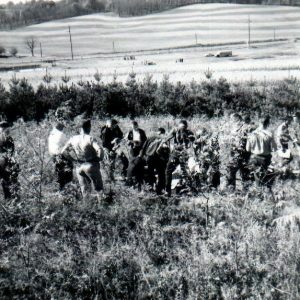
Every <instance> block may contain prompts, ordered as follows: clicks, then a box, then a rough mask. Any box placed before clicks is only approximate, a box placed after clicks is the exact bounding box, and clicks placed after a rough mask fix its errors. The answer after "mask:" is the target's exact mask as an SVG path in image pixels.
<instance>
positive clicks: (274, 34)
mask: <svg viewBox="0 0 300 300" xmlns="http://www.w3.org/2000/svg"><path fill="white" fill-rule="evenodd" d="M273 40H274V41H275V40H276V29H275V28H274V31H273Z"/></svg>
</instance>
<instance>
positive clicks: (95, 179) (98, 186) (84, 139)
mask: <svg viewBox="0 0 300 300" xmlns="http://www.w3.org/2000/svg"><path fill="white" fill-rule="evenodd" d="M90 132H91V121H90V120H86V121H83V123H82V126H81V129H80V134H78V135H75V136H73V137H71V138H70V139H69V141H68V142H67V144H66V145H65V146H64V148H63V149H62V152H61V153H62V155H67V156H70V157H72V158H73V160H74V161H75V162H76V174H77V178H78V181H79V184H80V188H81V192H82V195H83V197H84V198H85V197H86V196H87V195H88V194H89V192H90V190H91V185H92V186H93V189H94V190H95V192H96V193H97V196H98V198H100V194H101V192H103V182H102V176H101V172H100V161H101V160H103V157H104V151H103V149H102V148H101V147H100V146H99V145H98V144H97V142H96V140H95V139H94V138H93V137H92V136H91V135H90Z"/></svg>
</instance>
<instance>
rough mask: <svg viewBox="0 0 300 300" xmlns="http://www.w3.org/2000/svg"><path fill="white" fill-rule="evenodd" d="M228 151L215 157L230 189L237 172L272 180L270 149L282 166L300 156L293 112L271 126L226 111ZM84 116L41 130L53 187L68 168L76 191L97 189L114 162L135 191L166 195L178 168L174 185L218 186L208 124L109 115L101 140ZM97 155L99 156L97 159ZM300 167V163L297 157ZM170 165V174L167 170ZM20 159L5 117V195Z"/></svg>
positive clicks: (1, 164)
mask: <svg viewBox="0 0 300 300" xmlns="http://www.w3.org/2000/svg"><path fill="white" fill-rule="evenodd" d="M232 118H233V123H234V126H233V127H232V128H231V134H230V137H231V139H230V141H229V147H230V149H229V152H230V154H229V158H228V160H227V161H226V162H225V161H223V162H222V164H223V165H224V167H225V168H224V169H225V174H224V175H225V176H224V178H225V182H226V187H227V188H228V189H229V190H234V189H235V188H236V181H237V180H236V179H237V173H238V172H239V173H240V177H241V180H242V183H243V184H245V187H246V186H247V184H249V183H251V182H252V181H254V180H255V182H256V183H257V184H258V185H267V186H271V185H272V183H273V181H274V178H275V176H274V172H273V171H272V168H271V167H272V165H271V163H272V157H273V156H274V153H277V154H278V157H279V158H280V159H281V160H282V165H283V166H284V165H288V164H289V163H290V162H291V161H293V160H294V159H298V162H299V158H300V113H296V114H295V115H294V116H293V117H292V116H289V117H287V118H285V120H284V122H283V123H282V124H281V125H280V126H279V127H278V128H277V129H276V131H275V132H271V130H270V129H269V127H270V121H271V118H270V117H269V116H266V117H265V118H263V119H262V120H261V121H260V124H259V125H258V126H257V125H255V124H253V123H252V122H251V119H250V117H249V116H243V117H242V116H241V115H239V114H237V113H235V114H233V116H232ZM91 128H92V124H91V120H89V119H88V120H84V121H83V122H82V124H81V127H80V132H79V133H78V134H77V135H74V136H72V137H71V138H69V139H68V138H67V135H66V133H65V125H64V122H63V121H57V123H56V124H55V126H54V127H53V129H52V130H51V132H50V135H49V137H48V149H49V153H50V155H51V157H52V159H53V162H54V165H55V173H56V177H57V182H58V184H59V189H60V190H64V188H65V186H66V185H67V184H68V183H69V182H71V181H72V180H73V173H74V169H75V173H76V176H77V178H78V182H79V185H80V189H81V193H82V195H83V197H86V196H87V195H89V194H90V193H95V194H96V195H97V197H100V198H102V197H103V196H104V192H103V191H104V184H103V180H102V174H101V171H102V170H103V166H106V169H107V170H108V172H107V173H108V179H109V181H110V182H114V181H115V180H116V173H117V172H116V166H117V167H118V169H119V170H120V172H119V174H118V175H120V176H121V178H120V179H121V180H124V181H125V184H126V185H128V186H134V187H137V188H138V189H139V190H141V188H142V186H143V184H145V183H146V184H147V186H148V188H149V189H150V190H152V191H155V192H156V193H157V194H158V195H161V194H166V195H167V196H171V194H172V190H173V188H174V186H172V182H173V180H174V178H175V173H176V171H177V170H180V179H179V180H178V182H179V183H180V184H179V185H181V186H182V185H185V186H186V187H188V188H189V189H190V190H197V188H202V187H203V186H206V187H209V188H217V187H218V186H219V185H220V182H221V180H220V179H221V171H220V166H221V162H220V155H219V150H220V146H219V136H218V133H213V132H212V130H210V129H209V128H205V127H202V128H201V129H200V130H198V131H197V132H195V133H194V132H192V131H191V130H190V129H189V127H188V123H187V121H186V120H181V121H179V122H178V124H177V126H176V127H175V128H173V129H172V130H171V131H169V132H166V130H165V129H164V128H163V127H159V128H157V129H156V130H155V132H154V133H153V134H152V135H151V136H150V137H148V136H147V135H146V132H145V131H144V130H143V129H141V128H140V127H139V125H138V123H137V122H136V121H132V124H131V129H130V130H129V132H128V133H127V134H124V133H123V132H122V130H121V128H120V127H119V124H118V121H117V120H115V119H110V120H108V121H107V122H106V124H105V125H104V126H103V127H101V128H99V137H100V140H101V144H100V143H98V141H97V139H96V138H95V137H93V136H92V135H91ZM101 161H104V162H103V163H101V164H100V162H101ZM298 167H299V169H300V164H299V163H298ZM174 171H175V173H174ZM18 174H19V165H18V163H17V162H16V161H15V159H14V141H13V138H12V137H11V135H10V134H9V124H8V123H7V122H5V121H2V122H0V179H1V184H2V188H3V192H4V197H5V198H6V199H12V198H14V199H16V198H17V197H18V191H19V183H18Z"/></svg>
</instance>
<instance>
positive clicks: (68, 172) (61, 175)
mask: <svg viewBox="0 0 300 300" xmlns="http://www.w3.org/2000/svg"><path fill="white" fill-rule="evenodd" d="M55 172H56V175H57V182H58V184H59V189H60V190H63V189H64V187H65V186H66V184H68V183H69V182H71V181H72V179H73V164H72V163H71V162H69V161H67V160H63V159H60V160H56V161H55Z"/></svg>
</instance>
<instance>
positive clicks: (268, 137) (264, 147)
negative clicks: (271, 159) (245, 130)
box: [246, 128, 276, 156]
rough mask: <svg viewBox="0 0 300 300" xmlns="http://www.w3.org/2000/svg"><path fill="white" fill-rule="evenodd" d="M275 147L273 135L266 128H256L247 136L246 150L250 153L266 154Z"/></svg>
mask: <svg viewBox="0 0 300 300" xmlns="http://www.w3.org/2000/svg"><path fill="white" fill-rule="evenodd" d="M275 149H276V145H275V142H274V138H273V135H272V133H271V132H270V131H268V130H266V129H262V128H258V129H256V130H255V131H254V132H253V133H252V134H250V136H249V137H248V140H247V144H246V150H247V151H248V152H251V153H252V154H255V155H262V156H268V155H270V154H271V153H272V151H273V150H275Z"/></svg>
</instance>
